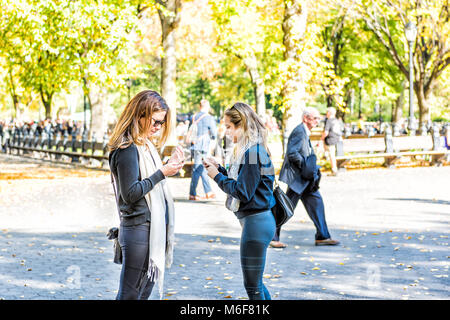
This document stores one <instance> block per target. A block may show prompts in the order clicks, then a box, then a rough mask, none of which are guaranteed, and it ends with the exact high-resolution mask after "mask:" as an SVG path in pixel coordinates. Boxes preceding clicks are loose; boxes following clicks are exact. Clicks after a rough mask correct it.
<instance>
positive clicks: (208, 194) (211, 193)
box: [206, 192, 216, 199]
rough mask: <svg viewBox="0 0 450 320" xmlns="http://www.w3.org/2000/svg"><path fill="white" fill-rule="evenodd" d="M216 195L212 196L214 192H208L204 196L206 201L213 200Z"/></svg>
mask: <svg viewBox="0 0 450 320" xmlns="http://www.w3.org/2000/svg"><path fill="white" fill-rule="evenodd" d="M215 198H216V195H215V194H214V192H208V193H207V194H206V199H215Z"/></svg>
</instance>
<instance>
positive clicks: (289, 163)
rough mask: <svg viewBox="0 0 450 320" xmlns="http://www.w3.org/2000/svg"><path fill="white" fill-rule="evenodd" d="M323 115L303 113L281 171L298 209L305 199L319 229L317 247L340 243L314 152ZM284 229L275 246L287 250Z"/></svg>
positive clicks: (305, 203) (274, 240) (307, 111)
mask: <svg viewBox="0 0 450 320" xmlns="http://www.w3.org/2000/svg"><path fill="white" fill-rule="evenodd" d="M319 120H320V113H319V111H317V109H315V108H313V107H307V108H306V109H305V111H304V112H303V123H301V124H300V125H298V126H297V127H296V128H295V129H294V130H293V131H292V133H291V135H290V136H289V140H288V144H287V150H286V156H285V158H284V161H283V166H282V167H281V171H280V181H283V182H285V183H286V184H287V185H288V189H287V191H286V195H287V196H288V197H289V198H290V199H291V201H292V203H293V205H294V208H295V207H296V206H297V204H298V201H299V200H301V201H302V203H303V205H304V206H305V209H306V212H307V213H308V215H309V217H310V218H311V220H312V221H313V222H314V225H315V227H316V236H315V239H316V240H315V245H316V246H321V245H337V244H339V241H337V240H333V239H331V236H330V233H329V232H328V227H327V223H326V221H325V207H324V204H323V199H322V196H321V195H320V192H319V191H318V189H319V186H318V184H319V181H320V170H319V168H320V167H319V166H318V165H317V164H316V157H315V154H314V149H313V147H312V145H311V141H310V140H309V135H310V134H311V130H312V129H313V128H314V127H316V126H317V124H318V123H319ZM280 231H281V229H280V228H277V231H276V233H275V236H274V238H273V240H272V242H271V246H272V247H275V248H284V247H286V245H285V244H283V243H282V242H280Z"/></svg>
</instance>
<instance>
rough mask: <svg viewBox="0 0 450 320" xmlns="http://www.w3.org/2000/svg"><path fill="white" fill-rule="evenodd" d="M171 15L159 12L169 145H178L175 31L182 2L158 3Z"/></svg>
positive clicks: (168, 0) (173, 0)
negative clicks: (170, 132)
mask: <svg viewBox="0 0 450 320" xmlns="http://www.w3.org/2000/svg"><path fill="white" fill-rule="evenodd" d="M158 3H160V4H161V5H163V6H165V8H166V9H167V10H168V11H169V12H170V13H171V14H170V15H166V13H165V12H163V11H161V10H158V14H159V18H160V21H161V29H162V47H163V56H162V59H161V96H162V97H163V98H164V99H165V100H166V102H167V104H168V105H169V108H170V110H171V118H172V123H171V124H170V125H171V126H172V133H173V134H172V135H171V137H169V139H168V144H169V145H174V144H176V141H177V139H176V134H175V128H176V115H177V110H176V109H177V87H176V78H177V58H176V51H175V43H176V35H175V30H176V28H177V26H178V24H179V21H180V14H179V11H180V9H181V0H167V1H164V2H163V1H158Z"/></svg>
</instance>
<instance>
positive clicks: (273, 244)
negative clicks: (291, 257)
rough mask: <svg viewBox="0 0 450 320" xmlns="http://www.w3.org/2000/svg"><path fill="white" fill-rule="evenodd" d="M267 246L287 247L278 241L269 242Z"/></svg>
mask: <svg viewBox="0 0 450 320" xmlns="http://www.w3.org/2000/svg"><path fill="white" fill-rule="evenodd" d="M269 246H270V247H272V248H286V247H287V245H286V244H284V243H283V242H280V241H270V244H269Z"/></svg>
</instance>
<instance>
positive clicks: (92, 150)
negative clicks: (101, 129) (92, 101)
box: [7, 132, 108, 168]
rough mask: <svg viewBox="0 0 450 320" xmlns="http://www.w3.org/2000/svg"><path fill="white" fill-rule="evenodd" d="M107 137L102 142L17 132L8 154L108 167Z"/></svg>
mask: <svg viewBox="0 0 450 320" xmlns="http://www.w3.org/2000/svg"><path fill="white" fill-rule="evenodd" d="M107 142H108V141H107V137H104V139H103V141H102V142H99V141H96V140H95V139H94V140H91V141H89V140H87V139H86V138H85V137H81V139H79V138H78V137H76V136H75V135H72V136H68V135H65V136H61V135H56V136H53V135H40V136H35V135H34V134H25V135H23V134H22V133H21V132H15V133H14V134H12V135H11V138H10V141H9V144H8V151H7V152H8V153H10V154H17V155H21V156H29V157H33V158H40V159H46V160H52V161H61V162H69V163H80V164H82V165H86V166H89V167H100V168H107V167H108V148H107Z"/></svg>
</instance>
